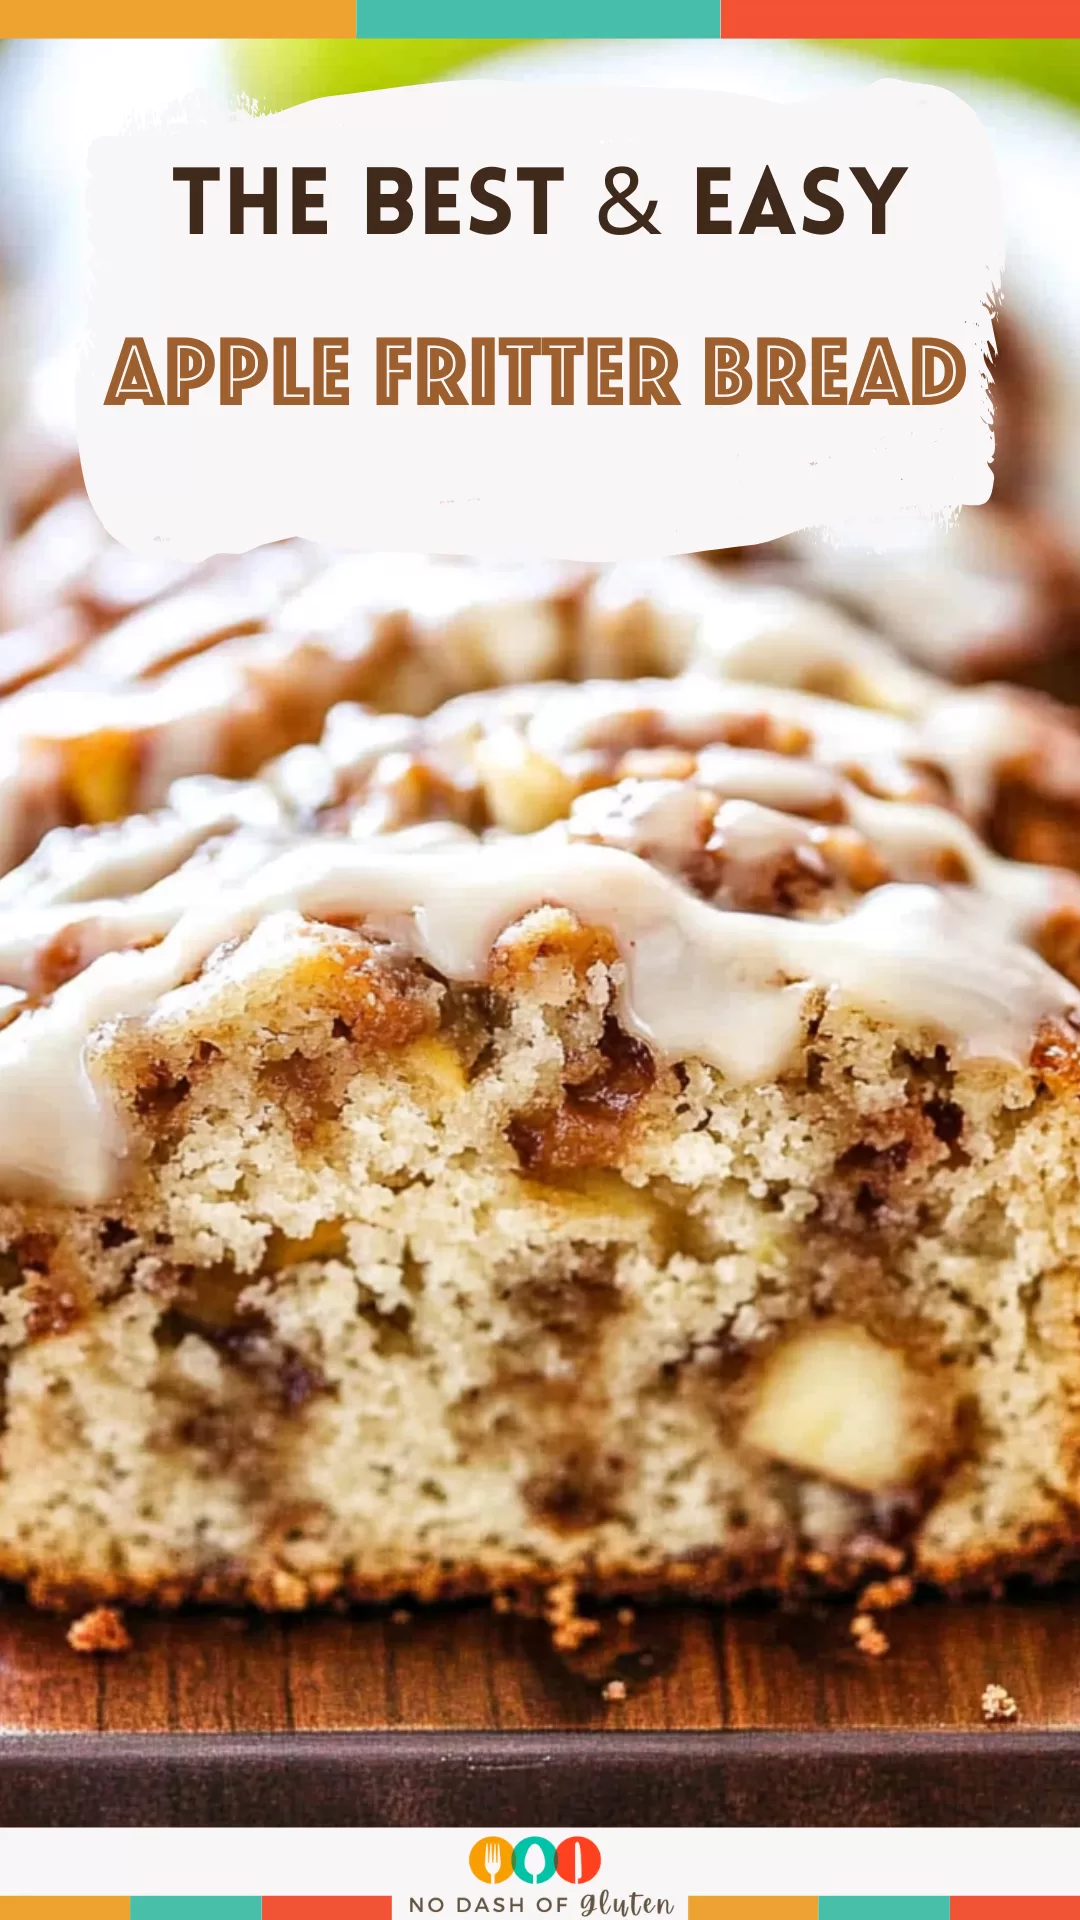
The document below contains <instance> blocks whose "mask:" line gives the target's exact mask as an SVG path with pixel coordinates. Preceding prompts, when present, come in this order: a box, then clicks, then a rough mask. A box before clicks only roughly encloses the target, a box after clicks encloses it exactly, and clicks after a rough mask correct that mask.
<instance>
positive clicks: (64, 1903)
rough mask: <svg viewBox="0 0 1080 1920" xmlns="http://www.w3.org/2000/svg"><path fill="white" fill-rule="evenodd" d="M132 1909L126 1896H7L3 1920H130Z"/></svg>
mask: <svg viewBox="0 0 1080 1920" xmlns="http://www.w3.org/2000/svg"><path fill="white" fill-rule="evenodd" d="M130 1907H131V1903H130V1901H129V1900H128V1898H127V1896H126V1894H125V1895H124V1896H123V1897H120V1896H115V1897H114V1896H112V1895H110V1894H94V1893H72V1894H66V1893H57V1894H45V1893H42V1894H37V1893H28V1894H19V1893H6V1894H4V1895H3V1896H2V1897H0V1920H128V1914H129V1912H130Z"/></svg>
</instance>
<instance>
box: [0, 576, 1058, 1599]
mask: <svg viewBox="0 0 1080 1920" xmlns="http://www.w3.org/2000/svg"><path fill="white" fill-rule="evenodd" d="M702 578H703V577H702V575H701V574H700V573H699V572H698V570H697V569H696V568H695V567H693V566H692V565H690V564H689V563H687V565H686V566H682V565H680V564H678V563H676V564H675V565H674V566H672V567H659V568H655V569H645V570H642V571H640V572H629V573H628V572H627V571H625V570H619V569H616V570H612V572H610V573H607V574H602V575H599V576H596V577H594V578H592V579H591V580H590V581H589V582H588V585H587V591H584V590H583V592H582V593H581V595H580V596H579V598H578V599H577V600H576V601H575V602H574V604H575V608H576V612H575V616H574V618H575V623H576V624H575V627H574V631H575V634H576V636H577V637H576V645H577V647H578V652H577V655H576V663H577V667H578V670H579V671H581V672H582V673H591V674H592V675H594V676H604V675H606V676H608V677H594V678H592V679H589V680H586V681H585V682H583V683H582V684H569V683H566V684H558V683H554V684H549V685H532V686H512V687H507V688H503V689H498V690H494V691H488V692H480V693H474V694H468V695H465V696H464V697H461V698H457V699H453V700H451V701H449V702H448V703H445V704H442V705H439V706H437V707H436V708H435V710H434V711H433V712H431V713H430V714H428V715H427V716H426V717H410V716H407V715H394V714H390V713H385V712H383V713H377V712H373V711H371V710H370V709H359V708H355V707H341V708H338V709H336V710H335V711H334V712H333V713H332V714H331V716H330V720H329V723H328V726H327V729H326V733H325V737H324V740H323V743H322V744H321V745H319V746H314V745H299V746H296V747H294V748H292V749H291V750H290V751H289V752H287V753H286V754H285V755H284V756H283V757H281V758H279V759H277V760H276V761H274V762H272V763H271V764H269V765H268V766H267V767H266V768H265V769H264V770H263V772H262V773H261V774H260V775H259V776H258V777H255V778H252V779H246V780H233V781H230V780H226V779H222V778H212V777H208V776H205V775H200V776H192V777H188V778H184V779H179V780H176V781H174V782H173V784H172V786H171V788H170V790H169V792H168V795H167V803H166V804H165V805H163V806H162V807H161V808H159V809H158V810H157V811H155V812H151V813H149V814H147V815H145V816H135V817H131V818H128V819H126V820H123V821H120V822H117V823H115V824H104V825H100V826H98V827H96V828H94V827H88V826H83V827H79V828H64V827H59V828H55V829H54V830H53V831H52V832H51V833H49V834H48V835H47V836H46V838H45V839H44V841H43V843H42V844H41V846H40V847H39V848H38V850H37V852H36V853H35V854H33V855H32V856H31V857H30V858H29V859H28V860H27V861H26V862H25V863H24V864H23V865H22V866H20V867H18V868H16V869H15V870H14V871H12V872H10V873H9V874H8V875H7V876H6V878H5V879H4V880H3V881H2V882H0V982H2V983H3V1007H2V1010H0V1011H2V1017H3V1020H4V1022H5V1024H4V1026H3V1029H2V1031H0V1192H2V1194H3V1196H4V1198H3V1202H2V1205H0V1245H2V1248H3V1252H2V1254H0V1260H2V1276H0V1277H2V1291H0V1324H2V1329H3V1331H2V1339H3V1355H4V1361H5V1399H4V1415H3V1430H2V1434H0V1575H3V1576H7V1577H11V1578H14V1579H16V1580H19V1581H23V1582H25V1583H26V1584H27V1586H28V1588H29V1591H30V1593H31V1595H32V1596H33V1597H34V1598H35V1599H36V1600H38V1601H41V1602H44V1603H49V1602H63V1601H68V1600H71V1599H75V1598H78V1599H83V1598H91V1597H92V1598H97V1599H102V1600H106V1599H132V1600H134V1599H147V1600H153V1601H157V1602H161V1603H166V1604H171V1603H175V1602H179V1601H181V1600H183V1599H186V1598H196V1599H202V1600H230V1601H236V1600H242V1601H249V1602H253V1603H255V1604H258V1605H262V1606H265V1607H270V1608H294V1607H302V1606H304V1605H306V1604H308V1603H312V1602H321V1601H326V1600H329V1599H330V1598H332V1597H334V1596H338V1595H344V1596H350V1597H354V1598H360V1599H367V1598H376V1599H377V1598H381V1597H386V1596H390V1595H393V1594H398V1593H403V1592H413V1593H416V1594H418V1595H420V1596H421V1597H425V1598H434V1597H438V1596H440V1595H451V1594H463V1593H474V1592H483V1591H487V1590H492V1589H500V1588H505V1587H508V1586H515V1585H517V1586H533V1585H541V1584H546V1583H550V1582H554V1581H557V1580H562V1579H565V1578H570V1579H573V1580H576V1581H578V1582H579V1583H580V1584H581V1586H582V1587H583V1588H586V1589H588V1590H591V1591H594V1592H619V1593H626V1594H640V1595H654V1596H655V1595H667V1594H674V1593H680V1592H685V1593H692V1594H697V1595H702V1596H709V1597H716V1598H720V1597H724V1596H728V1595H733V1594H737V1593H740V1592H743V1591H746V1590H748V1589H764V1590H773V1591H776V1590H785V1591H799V1590H803V1589H805V1588H814V1587H815V1586H817V1587H835V1588H845V1587H848V1586H850V1585H852V1584H853V1583H855V1582H856V1581H859V1580H861V1579H862V1578H863V1577H864V1576H865V1575H866V1574H867V1573H868V1572H872V1571H873V1570H875V1569H884V1570H886V1571H888V1572H890V1573H892V1572H905V1573H908V1572H910V1573H911V1574H913V1575H914V1576H916V1577H918V1578H921V1579H925V1580H928V1581H934V1582H939V1583H942V1584H945V1585H963V1584H966V1583H973V1584H980V1583H982V1584H986V1583H993V1582H996V1581H998V1580H1000V1579H1001V1578H1003V1577H1004V1576H1006V1575H1007V1574H1009V1573H1010V1572H1012V1571H1015V1570H1021V1569H1023V1570H1028V1571H1031V1572H1033V1573H1035V1574H1038V1575H1050V1574H1052V1573H1053V1572H1054V1571H1055V1570H1057V1569H1058V1568H1059V1567H1061V1566H1062V1565H1063V1564H1065V1563H1066V1562H1067V1561H1068V1560H1069V1559H1070V1558H1071V1557H1072V1556H1073V1555H1074V1554H1075V1552H1076V1549H1077V1547H1078V1545H1080V1524H1078V1521H1077V1517H1076V1512H1077V1497H1078V1494H1080V1459H1078V1454H1077V1445H1078V1440H1080V1180H1078V1164H1080V991H1078V988H1077V982H1080V879H1078V878H1077V876H1076V875H1075V874H1074V873H1072V872H1070V871H1067V870H1066V869H1067V866H1068V861H1069V856H1070V854H1071V851H1072V848H1073V845H1074V842H1075V836H1076V822H1077V820H1078V819H1080V813H1078V811H1077V795H1076V791H1075V783H1076V781H1077V778H1078V777H1080V776H1078V772H1077V765H1076V763H1077V748H1076V732H1075V727H1074V723H1073V722H1072V720H1071V719H1070V718H1068V717H1066V716H1063V715H1062V714H1060V713H1059V712H1058V711H1057V710H1056V709H1054V708H1053V707H1051V706H1050V705H1049V704H1044V703H1043V702H1041V701H1038V700H1035V699H1033V698H1031V697H1030V696H1026V695H1023V694H1019V693H1017V692H1015V691H1007V690H1001V689H994V690H988V689H983V688H975V689H969V690H957V689H955V688H949V687H945V686H944V685H942V684H939V683H938V682H936V681H934V680H932V679H931V678H930V676H929V675H927V674H925V673H923V672H921V671H916V670H915V669H913V668H911V667H909V666H907V665H905V664H903V663H902V662H901V661H900V660H899V659H897V658H894V657H892V656H891V655H890V654H889V653H888V652H887V651H886V650H885V649H884V648H883V647H882V646H881V645H880V644H878V643H875V642H873V641H870V640H868V639H867V638H866V636H865V635H864V634H863V633H861V632H860V631H858V630H857V629H855V628H853V627H849V626H848V625H846V624H845V623H844V622H842V621H840V620H839V619H838V618H835V617H834V616H832V615H828V616H826V615H825V614H824V613H823V612H822V610H821V609H820V608H819V609H816V610H815V609H813V608H811V609H809V610H808V609H807V608H806V607H805V606H804V607H803V609H802V615H801V616H800V617H799V618H796V614H797V612H798V606H799V603H797V602H796V601H795V600H793V599H792V598H791V597H790V596H785V595H781V596H779V597H774V598H773V599H772V600H771V601H770V603H769V604H770V606H771V608H772V612H771V614H770V617H769V622H767V623H766V627H765V629H763V626H762V617H761V614H760V606H759V607H758V611H757V612H754V611H753V608H754V605H755V602H754V593H755V592H756V591H757V590H756V589H754V590H751V589H748V588H745V589H744V588H743V587H742V586H740V585H739V584H738V583H735V584H732V583H729V582H725V581H723V580H716V579H715V578H714V577H713V576H712V575H709V576H708V583H707V591H706V589H705V587H703V585H702ZM703 595H704V603H705V611H704V613H703V612H702V605H703V599H702V596H703ZM717 596H718V597H717ZM747 596H749V597H747ZM740 608H742V609H743V611H744V613H746V618H745V620H744V622H743V624H742V625H740V614H739V609H740ZM721 609H722V610H723V611H722V613H721V611H720V610H721ZM747 609H750V611H749V612H747V611H746V610H747ZM497 625H498V622H496V627H497ZM514 625H515V629H516V625H517V622H516V617H515V621H514ZM763 631H765V634H766V637H765V639H764V640H763V639H762V633H763ZM493 646H494V648H495V652H496V654H497V649H498V634H497V631H496V632H495V633H494V638H493ZM676 668H678V669H679V671H677V672H676V671H675V669H676ZM661 669H662V670H664V671H670V672H672V673H673V677H671V678H661V677H652V678H649V677H639V678H636V679H632V680H626V679H620V678H618V677H612V676H617V675H618V674H619V673H620V672H625V671H627V670H632V671H634V672H635V673H638V674H644V675H646V676H647V675H648V674H650V673H651V674H653V675H656V674H657V672H658V671H659V670H661ZM423 704H432V703H430V702H424V703H423ZM1017 822H1020V826H1019V827H1018V826H1017ZM1017 836H1019V841H1020V843H1021V845H1023V844H1024V842H1025V838H1026V839H1028V840H1030V839H1032V838H1034V839H1035V840H1036V841H1040V843H1041V844H1042V845H1043V848H1044V857H1045V858H1046V859H1047V860H1048V861H1049V862H1051V863H1053V862H1056V863H1057V864H1044V865H1041V866H1036V865H1031V864H1025V863H1024V862H1023V861H1021V860H1019V859H1017V858H1014V857H1010V855H1011V853H1012V852H1013V851H1015V843H1016V840H1017Z"/></svg>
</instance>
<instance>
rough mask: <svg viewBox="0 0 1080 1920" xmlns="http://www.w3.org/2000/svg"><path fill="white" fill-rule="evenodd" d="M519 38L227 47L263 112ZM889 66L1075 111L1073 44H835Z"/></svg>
mask: <svg viewBox="0 0 1080 1920" xmlns="http://www.w3.org/2000/svg"><path fill="white" fill-rule="evenodd" d="M524 44H526V43H525V42H523V41H520V40H244V41H238V42H236V43H235V45H234V47H233V59H234V64H235V69H236V74H237V83H238V85H239V86H241V87H243V89H244V90H245V92H247V93H249V94H251V95H252V97H253V98H254V99H256V100H258V101H259V103H260V105H261V106H263V107H264V108H268V109H270V110H277V109H280V108H282V107H292V106H295V105H296V103H297V102H298V101H300V100H311V99H313V98H314V97H315V96H316V95H317V94H323V93H357V92H360V91H362V90H364V89H365V88H368V87H401V86H407V85H409V84H411V83H413V82H415V81H418V80H438V79H440V78H441V77H442V75H443V74H447V73H452V72H454V71H455V69H460V68H461V67H463V66H465V65H467V64H468V62H469V61H470V60H476V59H479V58H480V57H481V56H482V55H484V54H488V53H493V52H495V51H496V50H498V49H499V48H501V47H513V46H522V45H524ZM833 44H835V45H837V46H842V47H853V48H856V49H859V50H862V51H865V52H867V53H872V54H874V55H876V57H877V58H878V59H880V60H884V61H886V62H888V63H889V64H890V65H896V66H907V67H913V66H914V67H923V68H927V69H936V71H938V72H939V73H940V72H952V73H970V74H979V75H982V76H990V77H992V78H994V79H1001V80H1012V81H1014V82H1016V83H1017V84H1019V85H1022V86H1026V87H1031V88H1034V89H1035V90H1036V91H1037V92H1041V93H1049V94H1055V95H1056V96H1057V97H1058V98H1059V99H1062V100H1070V101H1072V102H1073V104H1074V105H1080V39H1078V40H839V41H836V42H834V43H833Z"/></svg>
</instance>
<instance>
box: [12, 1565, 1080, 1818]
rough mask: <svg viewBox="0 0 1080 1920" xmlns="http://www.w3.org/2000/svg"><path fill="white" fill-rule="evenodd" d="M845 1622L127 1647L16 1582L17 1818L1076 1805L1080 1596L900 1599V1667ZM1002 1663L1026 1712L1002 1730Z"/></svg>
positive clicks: (169, 1630)
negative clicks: (98, 1652)
mask: <svg viewBox="0 0 1080 1920" xmlns="http://www.w3.org/2000/svg"><path fill="white" fill-rule="evenodd" d="M849 1619H850V1609H845V1608H843V1607H823V1608H821V1609H819V1610H818V1611H816V1612H815V1613H812V1614H790V1613H784V1612H781V1611H777V1610H770V1609H760V1610H737V1611H733V1612H730V1613H722V1612H711V1611H706V1610H691V1609H687V1610H663V1609H657V1610H655V1611H651V1610H642V1609H639V1610H638V1612H637V1614H636V1617H635V1618H634V1619H633V1620H632V1621H625V1620H624V1621H620V1619H619V1617H618V1614H617V1612H616V1610H615V1609H609V1610H606V1611H605V1612H604V1614H603V1615H602V1622H603V1625H602V1632H601V1633H600V1635H599V1636H598V1637H597V1638H596V1639H594V1640H592V1641H590V1642H588V1643H586V1645H585V1646H584V1647H583V1648H582V1649H581V1651H580V1652H579V1653H577V1654H574V1655H560V1654H557V1653H555V1652H554V1651H553V1649H552V1647H551V1644H550V1638H549V1635H548V1632H547V1629H546V1628H545V1627H544V1625H543V1624H542V1622H540V1621H536V1620H529V1619H519V1618H516V1617H514V1616H509V1617H507V1616H498V1615H495V1614H493V1613H492V1612H490V1610H488V1609H487V1608H479V1607H475V1608H458V1609H446V1610H441V1611H437V1612H432V1613H429V1614H424V1613H411V1614H410V1615H409V1616H408V1617H407V1618H400V1617H393V1616H391V1615H390V1614H388V1613H368V1614H356V1615H351V1616H348V1617H335V1616H329V1617H324V1618H312V1619H293V1620H264V1619H258V1618H244V1617H236V1616H222V1615H202V1616H199V1615H187V1616H180V1617H176V1618H172V1619H167V1618H154V1617H149V1616H142V1617H140V1616H134V1617H132V1618H131V1619H130V1620H129V1626H130V1627H131V1630H132V1635H133V1640H134V1647H133V1650H132V1652H131V1653H129V1654H127V1655H124V1656H122V1657H112V1658H107V1657H104V1656H93V1657H88V1656H85V1655H83V1656H79V1655H76V1654H74V1653H72V1652H71V1651H70V1649H69V1648H68V1647H67V1645H66V1642H65V1638H64V1622H62V1621H60V1620H58V1619H57V1618H55V1617H50V1616H48V1615H40V1614H39V1615H35V1614H33V1613H31V1612H29V1611H28V1610H27V1609H26V1608H25V1607H23V1605H22V1604H21V1603H20V1602H17V1601H15V1600H11V1601H9V1602H8V1603H7V1604H6V1605H4V1606H3V1607H2V1608H0V1819H2V1820H3V1821H5V1822H7V1823H12V1822H16V1821H18V1822H20V1823H27V1824H48V1823H64V1822H73V1823H76V1824H78V1823H95V1822H105V1823H109V1824H120V1823H127V1822H135V1823H159V1822H171V1823H175V1824H188V1823H200V1822H208V1823H230V1822H240V1823H244V1824H255V1825H263V1824H298V1825H303V1824H322V1823H328V1824H339V1823H345V1824H352V1823H364V1822H374V1823H377V1824H383V1823H386V1824H393V1823H395V1822H402V1823H406V1824H413V1823H416V1824H421V1823H424V1822H430V1823H434V1824H463V1825H472V1824H476V1823H487V1822H490V1821H493V1820H503V1821H506V1822H512V1821H517V1822H521V1821H523V1820H529V1821H535V1820H541V1819H546V1820H548V1821H549V1822H552V1823H554V1822H556V1821H558V1822H560V1823H565V1822H566V1821H568V1820H569V1821H571V1822H574V1823H581V1824H584V1823H586V1822H592V1823H593V1824H597V1825H598V1824H626V1823H634V1822H643V1823H647V1824H658V1825H660V1824H670V1823H674V1822H679V1821H691V1822H700V1823H705V1824H714V1823H715V1824H720V1823H722V1822H724V1821H737V1822H753V1823H768V1824H784V1823H786V1822H792V1823H813V1822H836V1823H847V1822H851V1821H877V1822H882V1823H886V1822H891V1821H901V1822H904V1821H908V1822H917V1823H922V1822H926V1823H933V1822H945V1823H949V1824H954V1823H959V1824H969V1823H973V1822H984V1821H985V1822H988V1823H993V1824H998V1825H1007V1824H1014V1823H1024V1824H1028V1823H1035V1824H1048V1823H1051V1822H1066V1823H1073V1822H1080V1593H1075V1592H1064V1593H1060V1594H1056V1595H1053V1596H1025V1597H1023V1598H1017V1599H1014V1600H1007V1601H996V1602H970V1603H964V1604H963V1605H961V1604H958V1603H953V1604H949V1603H944V1602H940V1603H938V1602H935V1603H925V1604H920V1605H917V1606H914V1607H911V1608H908V1609H904V1610H901V1611H899V1612H896V1613H893V1614H890V1615H887V1616H882V1624H883V1625H884V1626H885V1627H886V1630H887V1632H888V1635H889V1639H890V1642H891V1645H890V1650H889V1652H888V1654H887V1655H886V1656H885V1657H884V1658H882V1659H877V1660H874V1659H869V1658H867V1657H866V1656H865V1655H863V1654H860V1653H859V1652H858V1651H857V1650H856V1649H855V1647H854V1646H853V1644H852V1642H851V1639H850V1635H849V1632H848V1623H849ZM613 1679H614V1680H621V1681H622V1682H623V1683H624V1685H625V1688H626V1698H625V1700H612V1699H610V1698H605V1696H604V1689H605V1687H607V1686H608V1685H609V1683H610V1682H611V1681H612V1680H613ZM988 1682H996V1683H998V1684H1000V1685H1002V1686H1004V1687H1005V1688H1007V1689H1008V1691H1009V1692H1010V1693H1011V1694H1012V1695H1013V1696H1014V1697H1015V1699H1016V1701H1017V1703H1018V1706H1019V1710H1020V1715H1019V1719H1018V1721H1017V1722H1016V1723H1015V1724H1013V1725H1009V1726H1002V1727H994V1728H988V1727H987V1726H986V1725H985V1723H984V1721H983V1717H982V1711H981V1696H982V1692H983V1689H984V1687H985V1686H986V1684H987V1683H988Z"/></svg>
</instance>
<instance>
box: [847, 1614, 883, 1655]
mask: <svg viewBox="0 0 1080 1920" xmlns="http://www.w3.org/2000/svg"><path fill="white" fill-rule="evenodd" d="M849 1632H850V1634H851V1637H852V1639H853V1640H854V1642H855V1645H856V1646H857V1647H858V1649H859V1652H860V1653H865V1654H868V1655H869V1657H870V1659H871V1660H880V1659H881V1657H882V1655H883V1654H886V1653H888V1651H889V1642H888V1640H887V1638H886V1636H885V1635H884V1634H883V1633H882V1631H881V1628H880V1627H879V1626H878V1623H877V1621H876V1620H875V1619H874V1616H873V1614H872V1613H857V1614H856V1615H855V1617H854V1619H853V1620H852V1622H851V1626H850V1628H849Z"/></svg>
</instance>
